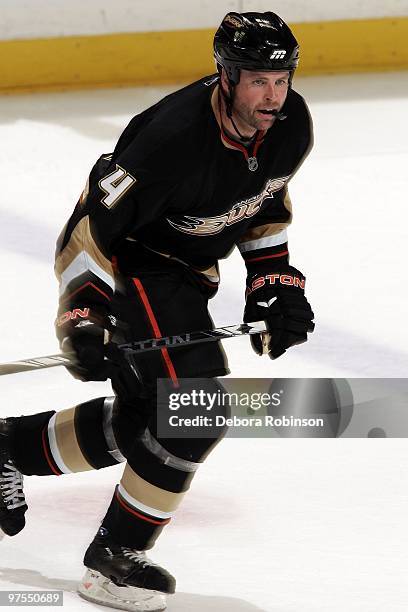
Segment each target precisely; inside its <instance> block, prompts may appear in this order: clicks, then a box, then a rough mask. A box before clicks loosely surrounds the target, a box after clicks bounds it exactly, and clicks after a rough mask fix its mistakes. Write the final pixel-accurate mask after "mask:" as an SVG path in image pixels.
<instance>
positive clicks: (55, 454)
mask: <svg viewBox="0 0 408 612" xmlns="http://www.w3.org/2000/svg"><path fill="white" fill-rule="evenodd" d="M57 414H58V413H55V414H53V416H52V417H51V418H50V420H49V422H48V442H49V445H50V449H51V454H52V458H53V459H54V461H55V463H56V464H57V466H58V467H59V469H60V470H61V472H63V473H64V474H72V471H71V470H70V469H69V468H68V467H67V466H66V465H65V463H64V461H63V459H62V457H61V455H60V452H59V450H58V445H57V437H56V435H55V420H56V418H57Z"/></svg>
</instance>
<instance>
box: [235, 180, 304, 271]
mask: <svg viewBox="0 0 408 612" xmlns="http://www.w3.org/2000/svg"><path fill="white" fill-rule="evenodd" d="M291 220H292V204H291V201H290V197H289V193H288V189H287V186H285V187H283V188H282V189H281V190H280V191H278V192H275V193H274V194H273V199H272V205H271V206H269V207H266V208H265V209H264V210H263V211H261V212H260V213H258V214H257V215H256V217H254V218H253V220H252V223H251V225H250V227H249V228H248V229H247V230H246V232H245V233H244V234H243V235H242V236H241V238H240V240H239V242H238V244H237V246H238V249H239V251H240V253H241V255H242V257H243V259H244V261H245V264H246V266H247V268H248V270H252V269H254V268H256V267H258V266H259V265H262V264H268V263H273V262H282V261H284V262H286V263H287V262H288V257H289V251H288V237H287V232H286V228H287V227H288V225H289V224H290V223H291Z"/></svg>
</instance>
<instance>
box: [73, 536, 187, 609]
mask: <svg viewBox="0 0 408 612" xmlns="http://www.w3.org/2000/svg"><path fill="white" fill-rule="evenodd" d="M84 564H85V566H86V567H87V568H88V569H87V571H86V572H85V576H84V577H83V579H82V582H81V583H80V585H79V587H78V593H79V595H80V596H81V597H83V598H84V599H88V600H89V601H93V602H95V603H98V604H101V605H105V606H110V607H112V608H118V609H119V610H130V611H137V612H159V611H160V610H165V609H166V595H167V594H171V593H174V591H175V586H176V581H175V579H174V578H173V576H171V574H169V573H168V572H167V571H166V570H165V569H163V568H161V567H160V566H158V565H156V564H155V563H153V562H152V561H150V559H148V558H147V557H146V554H145V552H144V551H137V550H133V549H130V548H126V547H124V546H118V545H117V544H115V543H114V542H113V541H112V539H111V537H110V536H109V534H108V533H107V531H106V529H104V528H103V527H101V528H100V529H99V531H98V533H97V535H96V536H95V538H94V540H93V542H92V543H91V544H90V546H89V548H88V550H87V551H86V553H85V558H84Z"/></svg>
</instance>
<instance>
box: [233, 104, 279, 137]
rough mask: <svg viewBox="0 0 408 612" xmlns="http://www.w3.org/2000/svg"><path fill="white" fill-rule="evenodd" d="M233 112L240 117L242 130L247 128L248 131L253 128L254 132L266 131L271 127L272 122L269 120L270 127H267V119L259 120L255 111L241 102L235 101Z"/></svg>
mask: <svg viewBox="0 0 408 612" xmlns="http://www.w3.org/2000/svg"><path fill="white" fill-rule="evenodd" d="M232 111H233V114H234V115H235V116H236V117H238V119H239V122H240V123H241V125H242V128H245V129H246V131H247V130H248V129H249V128H252V129H253V130H265V129H268V127H270V125H271V123H270V121H269V120H268V123H269V126H267V127H265V119H261V118H258V117H257V116H256V115H255V112H256V111H255V110H251V109H250V108H249V107H248V106H246V105H244V104H240V103H239V102H238V103H237V101H236V100H234V105H233V107H232Z"/></svg>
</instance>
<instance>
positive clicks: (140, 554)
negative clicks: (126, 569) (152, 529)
mask: <svg viewBox="0 0 408 612" xmlns="http://www.w3.org/2000/svg"><path fill="white" fill-rule="evenodd" d="M122 553H123V556H124V557H128V558H129V559H130V560H131V561H136V562H137V563H140V564H141V566H142V567H143V568H145V567H148V566H151V565H157V563H153V561H151V560H150V559H149V558H148V557H146V553H145V551H144V550H133V549H132V548H124V547H122Z"/></svg>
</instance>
